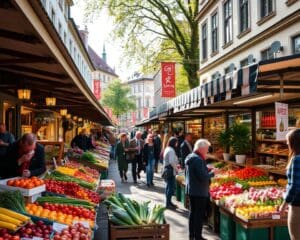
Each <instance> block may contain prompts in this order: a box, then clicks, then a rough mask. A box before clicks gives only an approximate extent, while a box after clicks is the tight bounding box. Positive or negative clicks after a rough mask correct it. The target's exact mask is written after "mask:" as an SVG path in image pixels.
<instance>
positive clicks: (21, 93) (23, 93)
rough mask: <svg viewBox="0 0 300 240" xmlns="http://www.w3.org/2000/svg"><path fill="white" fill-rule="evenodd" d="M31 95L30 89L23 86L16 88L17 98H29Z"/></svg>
mask: <svg viewBox="0 0 300 240" xmlns="http://www.w3.org/2000/svg"><path fill="white" fill-rule="evenodd" d="M30 96H31V90H30V89H27V88H24V89H18V98H19V99H21V100H29V99H30Z"/></svg>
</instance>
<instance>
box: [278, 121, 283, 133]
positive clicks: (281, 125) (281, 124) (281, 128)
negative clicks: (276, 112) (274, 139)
mask: <svg viewBox="0 0 300 240" xmlns="http://www.w3.org/2000/svg"><path fill="white" fill-rule="evenodd" d="M283 131H284V124H283V121H282V118H281V119H280V123H279V132H283Z"/></svg>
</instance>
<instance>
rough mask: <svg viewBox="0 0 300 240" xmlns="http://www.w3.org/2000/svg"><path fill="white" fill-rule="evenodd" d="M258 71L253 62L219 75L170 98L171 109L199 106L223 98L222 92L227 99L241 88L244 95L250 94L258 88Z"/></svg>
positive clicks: (181, 109) (176, 110)
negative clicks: (221, 96)
mask: <svg viewBox="0 0 300 240" xmlns="http://www.w3.org/2000/svg"><path fill="white" fill-rule="evenodd" d="M257 73H258V64H253V65H249V66H247V67H243V68H241V69H239V70H235V71H233V72H231V73H229V74H226V75H224V76H219V77H217V78H215V79H213V80H212V81H210V82H207V83H204V84H202V85H201V86H199V87H196V88H194V89H192V90H190V91H188V92H186V93H184V94H181V95H179V96H177V97H176V98H174V99H172V100H170V101H169V102H170V104H169V109H171V108H173V109H174V112H181V111H184V110H187V109H191V108H197V107H199V106H201V104H203V105H207V104H209V103H213V102H214V101H218V99H219V100H221V98H218V96H220V95H221V94H223V95H226V97H225V99H226V100H229V99H231V96H232V91H233V90H237V89H240V90H241V95H242V96H244V95H247V94H250V93H252V92H253V91H255V90H256V84H255V83H256V79H257ZM208 99H209V101H208Z"/></svg>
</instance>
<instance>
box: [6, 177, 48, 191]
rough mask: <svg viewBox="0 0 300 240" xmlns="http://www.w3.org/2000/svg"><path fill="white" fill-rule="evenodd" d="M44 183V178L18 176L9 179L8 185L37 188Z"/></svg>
mask: <svg viewBox="0 0 300 240" xmlns="http://www.w3.org/2000/svg"><path fill="white" fill-rule="evenodd" d="M44 184H45V183H44V181H43V180H42V179H39V178H38V177H31V178H16V179H11V180H8V181H7V185H8V186H12V187H20V188H27V189H31V188H35V187H38V186H41V185H44Z"/></svg>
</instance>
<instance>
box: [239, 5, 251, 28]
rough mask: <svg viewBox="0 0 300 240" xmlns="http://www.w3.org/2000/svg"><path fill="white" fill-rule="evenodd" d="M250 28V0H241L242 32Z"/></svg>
mask: <svg viewBox="0 0 300 240" xmlns="http://www.w3.org/2000/svg"><path fill="white" fill-rule="evenodd" d="M248 28H249V0H240V32H244V31H246V30H247V29H248Z"/></svg>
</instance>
